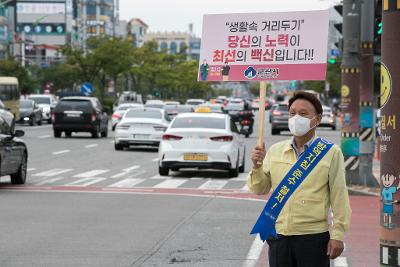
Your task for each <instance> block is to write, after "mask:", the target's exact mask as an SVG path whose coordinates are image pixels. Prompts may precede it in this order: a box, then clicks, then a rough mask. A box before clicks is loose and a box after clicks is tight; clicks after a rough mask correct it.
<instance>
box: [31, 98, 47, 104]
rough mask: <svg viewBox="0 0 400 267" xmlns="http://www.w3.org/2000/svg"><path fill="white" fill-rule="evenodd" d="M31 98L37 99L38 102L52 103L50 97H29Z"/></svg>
mask: <svg viewBox="0 0 400 267" xmlns="http://www.w3.org/2000/svg"><path fill="white" fill-rule="evenodd" d="M29 99H30V100H33V101H35V103H36V104H49V105H50V98H49V97H36V96H35V97H29Z"/></svg>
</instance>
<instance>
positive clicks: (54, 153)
mask: <svg viewBox="0 0 400 267" xmlns="http://www.w3.org/2000/svg"><path fill="white" fill-rule="evenodd" d="M68 152H71V150H68V149H66V150H61V151H57V152H53V153H52V154H53V155H60V154H65V153H68Z"/></svg>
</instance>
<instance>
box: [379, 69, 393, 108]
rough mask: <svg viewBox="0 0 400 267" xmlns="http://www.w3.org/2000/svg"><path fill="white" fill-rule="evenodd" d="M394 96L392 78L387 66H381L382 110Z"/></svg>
mask: <svg viewBox="0 0 400 267" xmlns="http://www.w3.org/2000/svg"><path fill="white" fill-rule="evenodd" d="M391 94H392V77H391V76H390V72H389V70H388V68H387V67H386V66H385V64H383V63H382V64H381V95H380V98H381V99H380V100H381V108H383V107H384V106H385V105H386V103H387V102H388V101H389V98H390V95H391Z"/></svg>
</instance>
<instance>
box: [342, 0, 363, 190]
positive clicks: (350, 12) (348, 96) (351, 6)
mask: <svg viewBox="0 0 400 267" xmlns="http://www.w3.org/2000/svg"><path fill="white" fill-rule="evenodd" d="M360 22H361V0H343V59H342V66H341V72H342V87H341V108H342V114H343V118H342V151H343V155H344V159H345V167H346V179H347V183H349V184H361V183H362V181H361V180H360V174H359V165H360V158H359V157H360V140H359V131H360V28H361V27H360Z"/></svg>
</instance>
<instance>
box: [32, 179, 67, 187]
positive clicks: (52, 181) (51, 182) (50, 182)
mask: <svg viewBox="0 0 400 267" xmlns="http://www.w3.org/2000/svg"><path fill="white" fill-rule="evenodd" d="M62 179H64V178H62V177H59V178H52V179H47V180H44V181H40V182H38V183H33V184H34V185H37V186H40V185H45V184H53V183H55V182H57V181H60V180H62Z"/></svg>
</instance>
